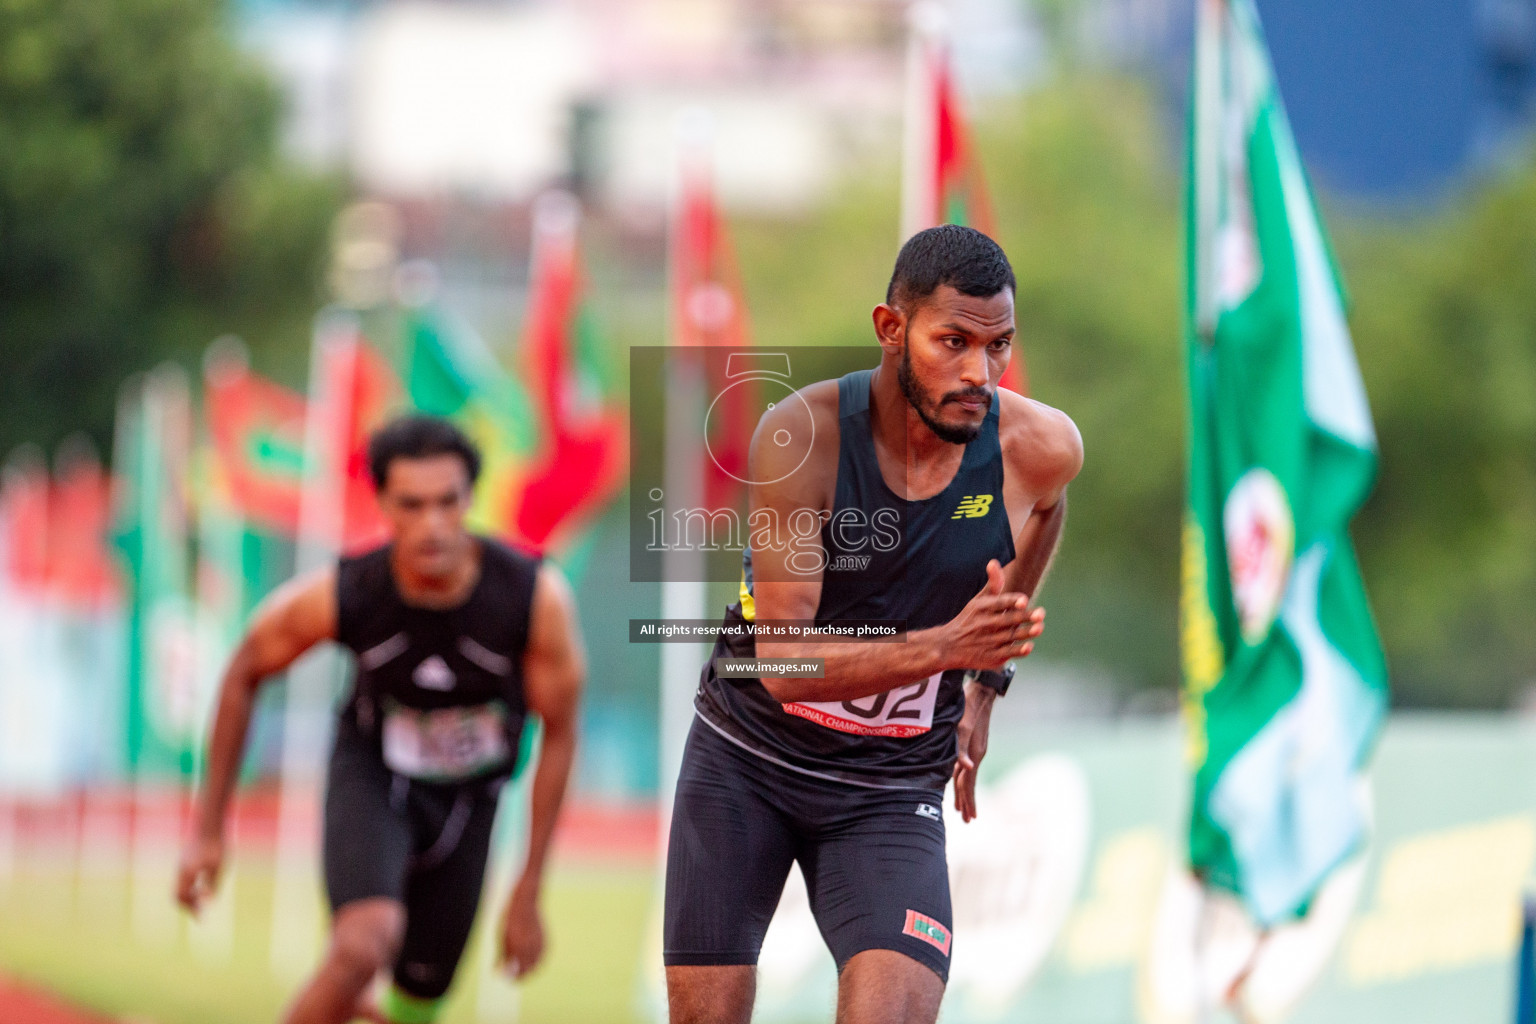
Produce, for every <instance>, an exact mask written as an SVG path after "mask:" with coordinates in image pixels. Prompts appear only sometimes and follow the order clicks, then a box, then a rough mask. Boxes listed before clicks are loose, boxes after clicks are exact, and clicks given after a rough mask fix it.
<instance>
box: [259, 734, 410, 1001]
mask: <svg viewBox="0 0 1536 1024" xmlns="http://www.w3.org/2000/svg"><path fill="white" fill-rule="evenodd" d="M408 794H409V786H408V784H407V783H406V781H405V780H404V779H401V778H397V777H396V776H394V775H391V774H390V772H389V770H388V769H387V768H385V767H384V765H383V763H382V762H381V761H380V760H379V758H378V754H377V752H376V751H373V750H371V749H370V747H369V745H368V743H367V742H366V741H365V740H364V739H363V738H362V737H361V735H360V734H359V733H358V731H357V728H356V726H355V725H354V724H353V723H352V722H351V721H350V720H349V719H347V718H346V717H343V718H342V720H341V722H340V723H339V724H338V725H337V729H336V746H335V748H334V749H333V750H332V752H331V765H330V774H329V778H328V779H327V783H326V793H325V829H324V833H323V844H322V851H321V852H322V861H323V865H324V869H325V888H326V895H327V896H328V897H329V900H330V904H331V941H330V945H329V946H328V948H327V950H326V955H325V960H324V962H323V963H322V964H321V967H320V970H319V971H318V972H317V973H316V975H315V977H314V979H313V980H312V981H311V982H310V983H309V985H307V986H306V987H305V989H304V990H303V991H302V992H301V993H300V995H299V997H298V999H297V1000H296V1001H295V1002H294V1005H293V1008H292V1009H291V1010H290V1011H289V1016H288V1017H287V1021H288V1022H289V1024H331V1022H338V1024H339V1022H342V1021H350V1020H352V1019H354V1018H355V1017H358V1016H363V1017H367V1016H368V1012H369V1011H370V1010H371V1006H370V1005H369V1001H368V999H367V993H368V987H369V985H370V984H371V983H372V981H373V979H374V976H375V975H377V974H378V973H379V972H380V971H382V970H385V969H387V968H388V967H389V966H390V965H391V964H393V963H394V962H395V960H396V959H397V958H398V956H399V954H400V945H401V942H402V941H403V939H404V935H405V930H406V907H405V876H406V869H407V864H408V863H409V861H410V857H411V849H412V846H413V844H414V839H413V837H412V833H411V825H410V821H409V819H408V816H407V813H406V803H405V801H406V797H407V795H408Z"/></svg>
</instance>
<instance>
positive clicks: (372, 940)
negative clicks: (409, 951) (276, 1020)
mask: <svg viewBox="0 0 1536 1024" xmlns="http://www.w3.org/2000/svg"><path fill="white" fill-rule="evenodd" d="M404 933H405V908H404V907H403V906H401V904H400V902H399V901H398V900H393V899H388V898H385V897H373V898H371V899H363V900H357V901H355V902H352V903H348V904H346V905H345V906H343V907H342V908H341V909H339V910H338V911H336V914H335V917H334V919H333V921H332V924H331V941H330V945H329V946H328V947H327V949H326V952H325V960H324V961H322V962H321V964H320V970H319V971H317V972H316V973H315V976H314V977H313V978H311V979H310V981H309V984H308V985H306V986H305V987H304V989H303V991H302V992H300V993H299V997H298V999H296V1000H295V1001H294V1003H293V1006H292V1007H291V1008H290V1009H289V1011H288V1016H287V1017H285V1018H284V1020H285V1021H286V1022H287V1024H346V1022H347V1021H350V1020H352V1019H353V1016H354V1011H355V1010H356V1009H357V1005H358V1001H359V999H360V998H361V996H362V995H363V993H364V992H365V991H366V990H367V988H368V986H369V984H370V983H372V981H373V978H374V976H375V975H376V974H378V973H379V972H380V971H382V970H384V969H385V968H387V967H388V966H389V965H390V964H392V963H394V962H395V957H396V956H397V955H398V954H399V950H400V939H401V936H402V935H403V934H404Z"/></svg>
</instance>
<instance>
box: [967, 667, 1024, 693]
mask: <svg viewBox="0 0 1536 1024" xmlns="http://www.w3.org/2000/svg"><path fill="white" fill-rule="evenodd" d="M1013 673H1014V666H1013V662H1011V661H1010V662H1009V663H1008V664H1006V665H1004V666H1003V667H1002V670H1001V671H998V672H994V671H992V670H991V669H987V670H985V671H983V670H981V669H974V668H972V669H966V671H965V681H966V682H967V683H971V682H975V683H980V684H981V685H982V686H985V687H986V688H987V689H989V690H996V691H997V695H998V696H999V697H1006V696H1008V687H1009V686H1011V685H1013Z"/></svg>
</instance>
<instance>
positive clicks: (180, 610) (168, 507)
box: [114, 365, 199, 777]
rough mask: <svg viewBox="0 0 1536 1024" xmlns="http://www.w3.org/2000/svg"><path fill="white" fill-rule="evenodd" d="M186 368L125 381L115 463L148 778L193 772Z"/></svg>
mask: <svg viewBox="0 0 1536 1024" xmlns="http://www.w3.org/2000/svg"><path fill="white" fill-rule="evenodd" d="M188 401H189V400H188V388H187V381H186V376H185V374H184V373H182V372H181V371H180V370H179V369H178V368H176V367H175V366H171V365H166V366H162V367H160V368H158V369H156V370H155V371H154V372H152V373H151V374H149V375H148V376H147V377H144V378H140V379H136V380H133V381H130V382H129V383H128V385H126V386H125V388H124V392H123V399H122V402H121V403H120V406H119V410H118V422H117V439H116V448H117V450H116V456H115V458H114V461H115V463H116V465H115V466H114V469H115V471H116V473H117V476H118V479H119V482H120V491H119V494H118V507H117V542H118V546H119V549H120V550H121V551H122V553H123V556H124V562H125V567H126V569H127V578H128V587H129V590H128V598H129V601H128V606H129V610H128V638H127V639H128V744H127V747H128V756H129V761H130V764H131V765H132V768H133V771H134V773H135V775H137V776H139V777H149V776H165V775H186V774H189V773H190V772H191V771H192V766H193V744H194V741H195V737H196V733H197V728H198V725H199V722H198V720H197V714H198V694H197V646H198V643H197V637H196V627H195V619H194V609H193V604H192V600H191V595H190V592H189V584H190V580H189V576H188V550H187V549H188V530H187V509H186V504H185V496H186V494H185V485H186V480H187V457H188V449H189V440H190V432H191V419H190V412H189V406H188Z"/></svg>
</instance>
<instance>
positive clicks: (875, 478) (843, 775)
mask: <svg viewBox="0 0 1536 1024" xmlns="http://www.w3.org/2000/svg"><path fill="white" fill-rule="evenodd" d="M872 373H873V371H871V370H861V371H859V372H856V373H850V374H848V375H847V376H845V377H843V378H841V379H840V380H839V381H838V388H837V400H838V429H839V432H840V438H839V442H838V466H837V490H836V494H835V497H834V502H833V508H832V514H831V517H830V518H828V519H827V520H825V521H824V522H823V524H822V530H821V539H822V544H823V548H824V549H825V552H826V555H827V563H826V568H825V569H824V570H823V574H822V584H821V599H820V601H819V603H818V604H817V608H816V622H817V624H818V625H826V624H830V623H833V622H837V621H839V620H851V619H889V620H900V621H903V622H905V624H906V628H907V629H909V630H917V629H926V628H929V627H931V626H938V625H942V624H943V623H945V622H948V621H949V620H950V619H952V618H954V617H955V616H956V615H957V614H959V612H960V611H961V609H963V608H964V607H965V605H966V603H967V602H969V601H970V599H971V598H972V597H974V596H975V595H976V594H977V592H978V591H980V590H981V588H982V586H983V585H984V584H985V583H986V581H987V568H986V567H987V562H988V560H990V559H993V558H996V559H997V560H998V561H999V562H1001V563H1002V564H1004V565H1007V564H1008V563H1009V562H1011V561H1012V560H1013V556H1014V550H1013V535H1012V533H1011V531H1010V529H1009V526H1008V513H1007V509H1006V507H1005V505H1004V503H1003V458H1002V449H1001V447H1000V445H999V442H998V436H997V418H998V404H999V402H998V399H997V397H996V396H994V397H993V399H992V407H991V409H990V410H989V411H988V412H987V417H986V420H985V421H984V422H983V424H982V428H981V431H980V433H978V434H977V435H976V437H975V438H974V439H973V440H971V442H970V443H969V444H967V445H966V447H965V456H964V458H963V459H962V461H961V463H960V468H959V469H958V470H957V471H956V472H955V475H954V478H953V479H952V480H951V481H950V483H949V486H947V487H945V488H944V490H943V491H941V492H939V493H938V494H936V495H934V496H933V497H931V498H924V499H922V500H920V501H906V500H904V499H902V498H901V497H899V496H898V495H896V494H895V493H894V492H892V491H891V489H890V487H889V486H887V484H886V482H885V479H884V477H882V476H881V473H880V465H879V462H878V460H877V458H876V455H875V446H874V436H873V432H872V430H871V424H870V418H869V384H870V377H871V375H872ZM751 585H752V552H751V549H750V548H749V549H748V550H747V551H746V552H745V553H744V554H743V577H742V600H741V601H740V602H738V603H737V604H733V605H732V606H731V607H729V608H728V609H726V613H725V624H726V625H727V626H728V627H729V626H730V625H732V624H739V623H741V622H742V621H744V620H746V621H750V620H751V619H752V617H753V615H754V609H753V606H752V592H751ZM754 651H755V644H754V642H753V641H752V639H751V638H750V637H744V638H743V637H740V636H736V635H732V633H731V632H727V631H725V630H722V632H721V633H720V634H719V635H718V636H717V639H716V642H715V649H714V654H713V656H712V657H711V658H710V660H709V662H708V663H707V664H706V665H705V666H704V671H703V674H702V677H701V681H700V684H699V692H698V696H697V698H696V699H695V702H694V703H695V707H696V709H697V711H698V714H699V716H700V717H701V718H702V719H703V720H704V722H705V723H706V724H707V725H709V726H712V727H713V728H714V729H715V730H716V731H717V732H719V733H721V734H722V735H724V736H725V737H726V738H727V739H729V740H732V741H733V742H735V743H736V744H738V745H739V746H742V747H745V748H746V749H747V750H749V751H751V752H753V753H755V754H757V755H759V756H761V757H764V758H767V759H768V760H771V761H774V762H777V763H779V764H782V765H784V766H786V767H789V768H793V769H795V770H797V771H801V772H806V773H809V774H812V775H819V776H822V777H825V778H831V779H836V780H838V781H842V782H847V783H851V784H854V785H861V786H873V787H877V788H919V789H929V790H941V789H943V788H944V785H945V783H946V781H947V780H948V779H949V776H950V773H951V770H952V768H953V765H954V760H955V726H956V725H957V724H958V723H959V721H960V717H961V715H962V714H963V713H964V710H965V698H964V693H963V690H962V686H961V677H962V676H963V671H962V670H959V669H955V670H951V671H947V672H943V673H939V674H937V675H936V676H934V677H932V678H929V679H923V680H919V681H917V682H914V683H908V684H906V685H902V686H899V687H897V688H895V689H892V690H890V691H887V692H885V693H881V694H876V695H874V696H871V697H861V698H859V699H858V700H854V701H837V702H833V701H826V702H801V703H793V704H780V703H779V702H778V701H776V700H774V699H773V697H772V696H770V695H769V693H768V691H767V689H766V688H764V686H763V684H762V683H761V681H759V680H758V679H735V678H731V679H724V678H721V677H720V676H718V675H717V674H716V673H715V670H714V661H715V658H718V657H752V656H753V654H754Z"/></svg>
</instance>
